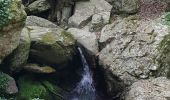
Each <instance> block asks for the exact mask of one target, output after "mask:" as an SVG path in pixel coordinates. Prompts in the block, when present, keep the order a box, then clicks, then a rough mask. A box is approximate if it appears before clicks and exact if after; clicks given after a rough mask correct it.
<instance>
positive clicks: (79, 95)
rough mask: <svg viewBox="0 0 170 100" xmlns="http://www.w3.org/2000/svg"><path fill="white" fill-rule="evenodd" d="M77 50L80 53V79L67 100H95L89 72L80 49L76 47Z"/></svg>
mask: <svg viewBox="0 0 170 100" xmlns="http://www.w3.org/2000/svg"><path fill="white" fill-rule="evenodd" d="M78 50H79V52H80V56H81V61H82V65H83V73H82V79H81V81H80V82H79V83H78V84H77V86H76V88H75V89H74V90H73V91H72V93H71V94H72V96H71V97H70V98H69V100H95V99H96V93H95V92H96V90H95V88H94V84H93V78H92V74H91V71H90V69H89V66H88V64H87V61H86V59H85V57H84V55H83V52H82V50H81V48H79V47H78Z"/></svg>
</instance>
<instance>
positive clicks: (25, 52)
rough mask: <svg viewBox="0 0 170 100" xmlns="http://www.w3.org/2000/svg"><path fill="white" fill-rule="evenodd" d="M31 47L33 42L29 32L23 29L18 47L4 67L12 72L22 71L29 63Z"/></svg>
mask: <svg viewBox="0 0 170 100" xmlns="http://www.w3.org/2000/svg"><path fill="white" fill-rule="evenodd" d="M30 45H31V40H30V36H29V30H28V29H27V28H23V30H22V32H21V36H20V42H19V45H18V47H17V48H16V49H15V50H14V51H13V52H12V53H11V54H10V55H9V56H7V57H6V58H5V59H4V64H5V65H4V66H5V67H6V68H8V69H9V71H10V72H14V71H15V72H16V71H20V70H21V69H22V68H23V65H24V64H25V63H27V59H28V56H29V51H30Z"/></svg>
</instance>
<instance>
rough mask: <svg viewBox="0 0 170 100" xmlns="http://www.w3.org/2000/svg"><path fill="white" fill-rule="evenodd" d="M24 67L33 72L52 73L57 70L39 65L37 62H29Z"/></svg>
mask: <svg viewBox="0 0 170 100" xmlns="http://www.w3.org/2000/svg"><path fill="white" fill-rule="evenodd" d="M24 69H25V70H27V71H30V72H33V73H43V74H50V73H54V72H56V70H55V69H54V68H52V67H50V66H41V67H40V66H38V65H37V64H27V65H25V66H24Z"/></svg>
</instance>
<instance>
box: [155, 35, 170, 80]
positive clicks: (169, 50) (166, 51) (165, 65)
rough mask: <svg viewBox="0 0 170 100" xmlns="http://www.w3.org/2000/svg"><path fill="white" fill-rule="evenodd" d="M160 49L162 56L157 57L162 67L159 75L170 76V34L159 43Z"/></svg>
mask: <svg viewBox="0 0 170 100" xmlns="http://www.w3.org/2000/svg"><path fill="white" fill-rule="evenodd" d="M158 50H159V52H160V56H159V58H158V59H157V61H158V63H159V65H160V67H159V70H158V72H157V75H158V76H168V77H169V76H170V70H169V69H170V34H168V35H166V36H165V37H164V39H163V40H162V41H161V43H160V44H159V47H158ZM168 74H169V75H168Z"/></svg>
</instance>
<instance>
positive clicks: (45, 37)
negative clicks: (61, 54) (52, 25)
mask: <svg viewBox="0 0 170 100" xmlns="http://www.w3.org/2000/svg"><path fill="white" fill-rule="evenodd" d="M42 41H43V42H44V43H47V44H53V43H55V42H56V40H55V36H54V35H53V34H52V33H50V32H49V33H46V34H44V35H43V36H42Z"/></svg>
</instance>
